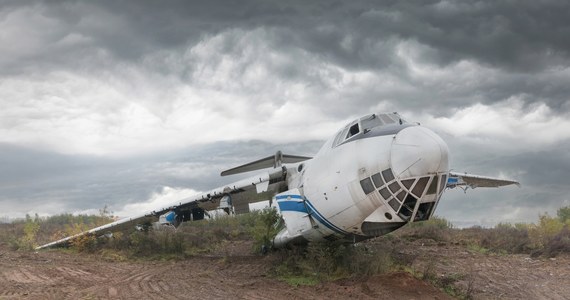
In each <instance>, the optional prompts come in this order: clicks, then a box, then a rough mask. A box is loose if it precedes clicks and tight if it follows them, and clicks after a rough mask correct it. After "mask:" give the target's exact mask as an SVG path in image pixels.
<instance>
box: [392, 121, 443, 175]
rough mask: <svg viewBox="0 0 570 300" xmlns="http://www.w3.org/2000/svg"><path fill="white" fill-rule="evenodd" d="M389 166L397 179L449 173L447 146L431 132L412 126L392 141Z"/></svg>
mask: <svg viewBox="0 0 570 300" xmlns="http://www.w3.org/2000/svg"><path fill="white" fill-rule="evenodd" d="M391 150H392V151H391V154H390V158H391V165H392V170H393V172H394V175H396V176H397V177H415V176H422V175H427V174H435V173H440V172H448V171H449V159H448V154H449V149H448V147H447V144H446V143H445V142H444V141H443V140H442V139H441V138H440V137H439V136H438V135H437V134H435V133H434V132H433V131H431V130H429V129H427V128H425V127H421V126H413V127H408V128H405V129H403V130H402V131H400V132H399V133H398V134H397V135H396V136H395V137H394V140H393V141H392V149H391Z"/></svg>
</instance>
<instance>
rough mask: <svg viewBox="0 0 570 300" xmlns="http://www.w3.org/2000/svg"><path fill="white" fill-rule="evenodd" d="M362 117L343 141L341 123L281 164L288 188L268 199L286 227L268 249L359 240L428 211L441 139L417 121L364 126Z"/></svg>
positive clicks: (439, 179) (434, 195)
mask: <svg viewBox="0 0 570 300" xmlns="http://www.w3.org/2000/svg"><path fill="white" fill-rule="evenodd" d="M373 116H375V115H373ZM365 118H366V117H365ZM363 119H364V118H362V119H360V120H358V121H355V122H353V123H351V124H352V125H354V124H358V125H359V127H360V128H358V129H359V132H358V133H356V134H354V135H352V136H350V134H347V135H348V136H349V137H348V138H346V137H345V133H346V131H347V130H346V128H345V129H344V131H343V130H341V131H340V132H339V133H338V134H337V135H336V136H335V137H333V138H332V139H330V140H329V141H327V142H326V143H325V144H324V145H323V147H322V148H321V150H320V151H319V152H318V153H317V155H316V156H315V157H314V158H313V159H312V160H309V161H306V162H303V163H301V164H297V165H294V166H290V167H289V168H288V183H289V190H288V191H286V192H284V193H281V194H278V195H276V196H275V198H274V200H275V201H276V202H277V204H278V208H279V211H280V213H281V215H282V216H283V219H284V221H285V224H286V228H285V229H283V230H282V231H281V232H280V233H279V234H278V235H277V237H276V238H275V241H274V242H275V245H276V246H281V245H284V244H287V243H289V242H292V241H296V240H299V241H317V240H323V239H347V240H353V241H358V240H363V239H367V238H371V237H375V236H379V235H383V234H386V233H388V232H391V231H393V230H395V229H397V228H399V227H401V226H403V225H404V224H406V223H407V222H413V221H421V220H427V219H429V217H430V216H431V215H432V214H433V211H434V210H435V207H436V205H437V202H438V201H439V198H440V196H441V193H442V192H443V189H444V188H445V183H446V179H447V174H448V172H449V166H448V148H447V145H446V144H445V142H444V141H443V140H442V139H441V138H440V137H439V136H438V135H436V134H435V133H434V132H432V131H431V130H429V129H427V128H425V127H421V126H419V125H411V124H408V123H404V124H402V122H400V124H397V123H396V124H388V125H385V126H379V127H371V128H370V129H367V128H365V124H364V123H365V122H364V121H363ZM351 124H349V125H348V126H347V127H349V126H351ZM355 131H356V129H355Z"/></svg>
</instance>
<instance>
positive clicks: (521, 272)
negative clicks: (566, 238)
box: [403, 240, 570, 299]
mask: <svg viewBox="0 0 570 300" xmlns="http://www.w3.org/2000/svg"><path fill="white" fill-rule="evenodd" d="M403 252H405V253H407V254H410V255H413V256H414V257H415V259H414V262H413V269H415V270H417V271H418V272H419V273H420V274H425V273H428V274H429V273H431V274H432V275H433V276H434V277H436V278H438V279H439V280H440V281H441V280H442V279H445V278H447V279H452V281H454V282H453V286H454V287H456V288H458V289H460V290H461V291H462V292H463V294H464V295H469V296H471V297H472V298H473V299H570V256H569V255H567V254H565V255H559V256H558V257H556V258H542V257H541V258H531V257H530V256H529V255H524V254H509V255H502V254H489V253H480V252H478V251H477V250H471V249H469V248H468V247H466V246H465V245H459V244H449V243H436V242H434V241H433V240H417V241H415V242H413V243H412V244H410V245H408V247H406V248H405V249H403Z"/></svg>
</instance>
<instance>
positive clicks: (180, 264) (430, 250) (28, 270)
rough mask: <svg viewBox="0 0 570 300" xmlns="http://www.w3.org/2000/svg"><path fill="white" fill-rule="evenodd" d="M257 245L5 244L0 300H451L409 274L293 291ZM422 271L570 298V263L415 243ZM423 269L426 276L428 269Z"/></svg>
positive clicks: (500, 290) (509, 293)
mask: <svg viewBox="0 0 570 300" xmlns="http://www.w3.org/2000/svg"><path fill="white" fill-rule="evenodd" d="M250 247H251V245H249V244H247V243H244V242H235V243H231V244H228V247H225V249H224V252H223V253H218V254H214V255H199V256H194V257H192V258H189V259H185V260H182V261H120V262H117V261H108V260H103V259H102V258H101V257H100V256H98V255H93V254H82V253H75V252H71V251H63V250H47V251H39V252H25V251H12V250H9V249H8V248H7V247H6V246H4V245H2V244H1V242H0V299H203V298H208V299H236V298H238V299H324V298H330V299H347V298H354V299H452V298H451V297H450V296H448V295H447V294H446V293H444V292H443V291H441V290H439V289H438V288H436V287H434V286H432V285H431V283H430V282H429V281H427V280H420V279H418V278H416V277H414V276H412V275H411V274H410V273H408V272H396V273H389V274H385V275H379V276H372V277H366V278H352V279H345V280H338V281H335V282H328V283H321V284H318V285H316V286H298V287H294V286H290V285H288V284H287V283H285V282H282V281H279V280H278V279H276V278H274V277H272V276H270V274H269V268H270V266H271V265H273V264H274V262H275V260H276V259H279V258H278V256H277V255H266V256H256V255H251V251H250V249H251V248H250ZM402 253H403V254H406V255H410V256H413V257H414V260H413V264H412V266H413V269H415V270H417V271H416V272H419V273H421V272H425V273H433V274H434V276H438V277H440V278H454V281H453V282H452V284H453V285H454V286H456V287H457V288H458V289H462V290H463V291H467V289H468V288H470V293H471V295H472V296H473V297H474V298H475V299H496V298H500V299H523V298H524V299H533V298H534V299H565V297H566V299H567V298H568V297H569V295H570V258H568V257H559V258H556V259H554V260H551V259H539V260H535V259H530V258H529V257H528V256H524V255H503V256H496V255H488V254H482V253H477V252H473V251H468V250H467V249H466V248H465V247H463V246H459V245H447V244H443V245H441V244H436V243H434V242H433V241H431V242H430V241H423V242H422V241H415V242H413V243H412V244H410V245H409V247H405V249H402ZM422 270H423V271H422Z"/></svg>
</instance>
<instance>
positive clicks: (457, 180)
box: [447, 172, 520, 189]
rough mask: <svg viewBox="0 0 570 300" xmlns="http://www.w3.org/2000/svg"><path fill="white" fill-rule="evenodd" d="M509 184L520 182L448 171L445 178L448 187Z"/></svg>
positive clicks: (465, 187) (518, 184)
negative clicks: (447, 176)
mask: <svg viewBox="0 0 570 300" xmlns="http://www.w3.org/2000/svg"><path fill="white" fill-rule="evenodd" d="M511 184H516V185H517V186H520V183H519V182H518V181H514V180H508V179H499V178H493V177H487V176H479V175H473V174H467V173H456V172H449V178H448V179H447V187H448V188H455V187H460V188H464V189H467V188H472V189H474V188H478V187H500V186H505V185H511Z"/></svg>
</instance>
